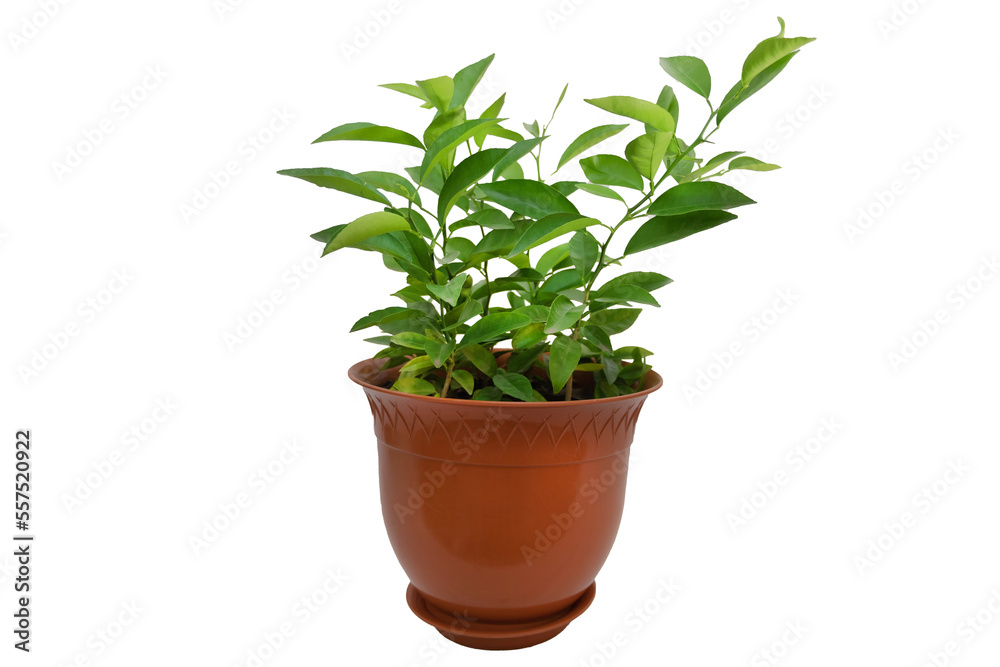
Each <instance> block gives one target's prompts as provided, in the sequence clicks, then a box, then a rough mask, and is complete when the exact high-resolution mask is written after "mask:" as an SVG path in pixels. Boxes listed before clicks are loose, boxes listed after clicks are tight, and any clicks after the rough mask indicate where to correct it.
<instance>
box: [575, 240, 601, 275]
mask: <svg viewBox="0 0 1000 667" xmlns="http://www.w3.org/2000/svg"><path fill="white" fill-rule="evenodd" d="M568 250H569V257H570V259H571V260H572V261H573V266H575V267H576V270H577V271H579V272H580V276H581V277H582V279H583V281H584V282H586V281H587V279H588V278H590V276H591V275H593V271H594V265H595V264H597V259H598V258H599V257H600V256H601V244H600V243H598V242H597V239H596V238H594V235H593V234H591V233H590V232H588V231H587V230H586V229H581V230H579V231H578V232H576V233H575V234H573V237H572V238H571V239H570V240H569V246H568Z"/></svg>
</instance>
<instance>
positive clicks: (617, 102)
mask: <svg viewBox="0 0 1000 667" xmlns="http://www.w3.org/2000/svg"><path fill="white" fill-rule="evenodd" d="M584 101H585V102H587V103H589V104H593V105H594V106H595V107H597V108H599V109H604V110H605V111H609V112H611V113H613V114H616V115H618V116H625V117H626V118H632V119H634V120H637V121H639V122H640V123H646V124H647V125H650V126H652V127H653V128H654V129H657V130H659V131H661V132H673V131H674V118H673V116H671V115H670V113H669V112H667V110H666V109H664V108H663V107H661V106H657V105H656V104H653V103H652V102H647V101H646V100H640V99H636V98H635V97H627V96H621V95H619V96H614V97H601V98H599V99H594V100H584Z"/></svg>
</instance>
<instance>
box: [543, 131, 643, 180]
mask: <svg viewBox="0 0 1000 667" xmlns="http://www.w3.org/2000/svg"><path fill="white" fill-rule="evenodd" d="M627 127H628V125H601V126H600V127H595V128H594V129H592V130H587V131H586V132H584V133H583V134H581V135H580V136H579V137H577V138H576V139H574V140H573V143H571V144H570V145H569V148H567V149H566V151H565V152H564V153H563V154H562V157H561V158H559V166H558V167H556V171H559V170H560V169H562V168H563V165H565V164H566V163H567V162H569V161H570V160H572V159H573V158H575V157H576V156H577V155H579V154H580V153H583V152H584V151H587V150H589V149H591V148H593V147H594V146H596V145H597V144H599V143H601V142H602V141H604V140H605V139H610V138H611V137H613V136H615V135H616V134H618V133H619V132H621V131H622V130H624V129H625V128H627Z"/></svg>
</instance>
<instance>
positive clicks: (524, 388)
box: [493, 369, 535, 403]
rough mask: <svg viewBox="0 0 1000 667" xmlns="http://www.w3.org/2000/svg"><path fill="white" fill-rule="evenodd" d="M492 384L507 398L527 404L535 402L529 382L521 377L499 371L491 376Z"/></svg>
mask: <svg viewBox="0 0 1000 667" xmlns="http://www.w3.org/2000/svg"><path fill="white" fill-rule="evenodd" d="M493 384H494V385H495V386H496V387H497V389H499V390H500V391H502V392H503V393H504V394H506V395H507V396H512V397H514V398H516V399H519V400H522V401H526V402H529V403H530V402H532V401H534V400H535V397H534V394H533V393H532V390H531V381H529V380H528V378H526V377H524V376H523V375H517V374H516V373H508V372H506V371H504V370H502V369H501V370H498V371H497V374H496V375H494V376H493Z"/></svg>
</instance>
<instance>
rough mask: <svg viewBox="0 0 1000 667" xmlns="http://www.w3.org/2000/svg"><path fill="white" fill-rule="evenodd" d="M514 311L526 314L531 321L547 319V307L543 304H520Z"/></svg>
mask: <svg viewBox="0 0 1000 667" xmlns="http://www.w3.org/2000/svg"><path fill="white" fill-rule="evenodd" d="M514 312H515V313H519V314H521V315H527V316H528V318H530V319H531V321H532V322H545V321H546V320H547V319H549V309H548V308H546V307H545V306H522V307H521V308H518V309H516V310H515V311H514Z"/></svg>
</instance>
